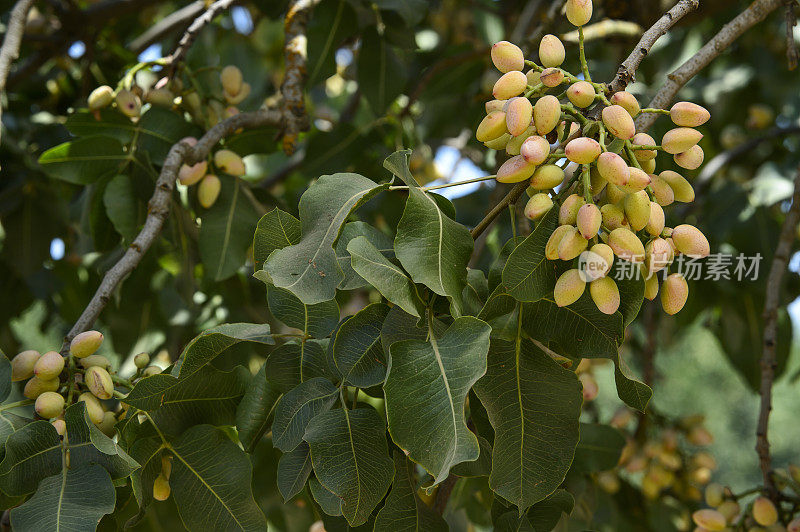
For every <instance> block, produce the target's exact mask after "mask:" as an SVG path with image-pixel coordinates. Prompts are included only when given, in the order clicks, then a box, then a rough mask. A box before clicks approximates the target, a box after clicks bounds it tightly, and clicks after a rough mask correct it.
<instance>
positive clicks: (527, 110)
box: [506, 97, 533, 136]
mask: <svg viewBox="0 0 800 532" xmlns="http://www.w3.org/2000/svg"><path fill="white" fill-rule="evenodd" d="M531 118H533V105H531V101H530V100H528V99H527V98H523V97H516V98H512V99H511V101H509V102H508V108H507V109H506V128H507V129H508V132H509V133H510V134H511V135H513V136H517V135H521V134H522V132H524V131H525V129H527V128H528V127H529V126H530V124H531Z"/></svg>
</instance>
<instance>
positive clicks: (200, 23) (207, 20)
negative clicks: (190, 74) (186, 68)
mask: <svg viewBox="0 0 800 532" xmlns="http://www.w3.org/2000/svg"><path fill="white" fill-rule="evenodd" d="M234 1H235V0H217V1H216V2H214V3H213V4H211V5H210V6H208V9H206V10H205V12H203V14H202V15H200V16H199V17H197V18H196V19H194V22H192V23H191V24H190V25H189V28H187V30H186V32H185V33H184V34H183V37H181V40H180V41H178V46H176V47H175V50H174V51H173V52H172V53H171V54H170V55H169V56H168V57H167V60H168V63H169V77H170V78H171V77H172V76H173V75H174V74H175V69H176V68H178V65H180V63H181V61H183V60H184V58H185V57H186V53H187V52H188V51H189V48H191V47H192V44H193V43H194V40H195V39H196V38H197V35H198V34H199V33H200V31H202V29H203V28H205V27H206V26H208V25H209V24H211V21H213V20H214V17H216V16H217V15H218V14H220V13H221V12H223V11H225V10H226V9H228V8H229V7H230V6H231V5H232V4H233V3H234Z"/></svg>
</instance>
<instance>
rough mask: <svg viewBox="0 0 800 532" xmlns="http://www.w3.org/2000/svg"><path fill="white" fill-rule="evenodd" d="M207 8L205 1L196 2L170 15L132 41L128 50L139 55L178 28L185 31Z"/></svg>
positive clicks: (198, 0) (197, 0)
mask: <svg viewBox="0 0 800 532" xmlns="http://www.w3.org/2000/svg"><path fill="white" fill-rule="evenodd" d="M205 6H206V3H205V2H204V1H203V0H196V1H194V2H192V3H191V4H188V5H186V6H184V7H182V8H180V9H179V10H177V11H175V12H174V13H170V14H169V15H167V16H166V17H164V18H162V19H161V20H159V21H158V22H157V23H155V24H154V25H153V26H151V27H150V28H148V29H147V31H145V32H144V33H142V34H141V35H139V36H138V37H136V38H135V39H134V40H132V41H131V42H130V43H129V44H128V49H129V50H130V51H131V52H133V53H135V54H139V53H141V52H142V51H143V50H145V49H146V48H147V47H148V46H150V45H151V44H153V43H155V42H157V41H159V40H160V39H162V38H163V37H165V36H166V35H169V33H170V32H172V31H174V30H175V29H176V28H181V29H182V30H183V29H185V28H186V27H188V25H189V24H191V22H192V21H193V20H194V19H195V18H197V17H198V16H199V15H200V13H202V12H203V10H204V9H205Z"/></svg>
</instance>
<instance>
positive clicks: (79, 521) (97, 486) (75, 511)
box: [11, 464, 116, 532]
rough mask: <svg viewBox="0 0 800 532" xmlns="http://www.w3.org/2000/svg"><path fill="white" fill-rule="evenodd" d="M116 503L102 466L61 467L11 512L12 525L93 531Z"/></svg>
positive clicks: (64, 531) (110, 484)
mask: <svg viewBox="0 0 800 532" xmlns="http://www.w3.org/2000/svg"><path fill="white" fill-rule="evenodd" d="M115 503H116V491H115V490H114V484H113V482H112V481H111V477H109V476H108V472H107V471H106V470H105V469H103V468H102V467H101V466H99V465H97V464H86V465H83V466H80V467H72V468H69V469H68V468H64V470H63V471H62V472H61V473H59V474H58V475H53V476H51V477H47V478H46V479H44V480H42V482H41V484H40V485H39V489H38V490H36V493H35V494H34V495H33V497H31V498H30V499H28V500H27V501H26V502H25V504H23V505H22V506H19V507H18V508H14V509H13V510H12V511H11V524H12V526H13V527H14V530H20V531H24V530H58V531H60V532H92V531H94V530H95V529H96V528H97V524H98V523H99V522H100V519H101V518H102V517H103V516H104V515H105V514H109V513H111V512H113V511H114V505H115Z"/></svg>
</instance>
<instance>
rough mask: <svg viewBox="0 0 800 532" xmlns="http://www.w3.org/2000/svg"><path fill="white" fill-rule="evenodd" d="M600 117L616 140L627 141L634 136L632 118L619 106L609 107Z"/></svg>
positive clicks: (634, 127) (634, 128)
mask: <svg viewBox="0 0 800 532" xmlns="http://www.w3.org/2000/svg"><path fill="white" fill-rule="evenodd" d="M602 115H603V124H605V126H606V129H608V131H609V132H610V133H611V134H612V135H614V136H615V137H617V138H618V139H622V140H628V139H630V138H632V137H633V136H634V135H635V134H636V126H635V125H634V124H633V118H632V117H631V115H629V114H628V111H626V110H625V108H623V107H622V106H621V105H609V106H608V107H606V108H605V109H603V113H602Z"/></svg>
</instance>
